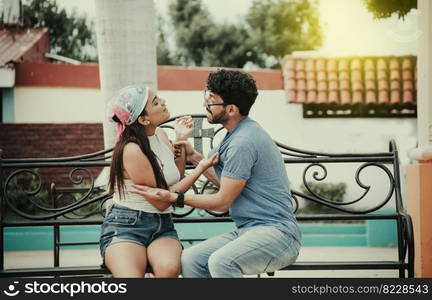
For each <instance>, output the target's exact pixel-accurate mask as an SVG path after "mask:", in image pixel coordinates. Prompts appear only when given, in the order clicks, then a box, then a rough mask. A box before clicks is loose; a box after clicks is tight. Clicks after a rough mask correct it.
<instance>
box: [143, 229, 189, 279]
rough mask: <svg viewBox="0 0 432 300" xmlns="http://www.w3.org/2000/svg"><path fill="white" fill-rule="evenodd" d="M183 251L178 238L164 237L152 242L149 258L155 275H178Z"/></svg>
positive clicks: (148, 252)
mask: <svg viewBox="0 0 432 300" xmlns="http://www.w3.org/2000/svg"><path fill="white" fill-rule="evenodd" d="M181 252H182V247H181V245H180V242H179V241H178V240H177V239H174V238H170V237H163V238H159V239H157V240H155V241H154V242H152V243H151V244H150V245H149V246H148V249H147V258H148V263H149V264H150V265H151V266H152V269H153V273H154V276H155V277H166V278H168V277H172V278H176V277H178V276H179V274H180V256H181Z"/></svg>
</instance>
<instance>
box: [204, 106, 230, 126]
mask: <svg viewBox="0 0 432 300" xmlns="http://www.w3.org/2000/svg"><path fill="white" fill-rule="evenodd" d="M207 112H208V113H209V114H210V115H211V119H210V118H208V117H207V121H208V122H209V123H210V124H222V123H224V122H225V121H226V120H228V114H227V113H226V110H225V109H224V110H223V111H222V112H220V113H219V114H217V115H214V114H213V113H212V112H211V111H210V110H209V109H207Z"/></svg>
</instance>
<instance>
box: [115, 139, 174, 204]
mask: <svg viewBox="0 0 432 300" xmlns="http://www.w3.org/2000/svg"><path fill="white" fill-rule="evenodd" d="M123 167H124V169H125V171H126V174H127V177H128V178H129V179H131V180H132V182H133V183H134V184H144V185H147V186H151V187H156V178H155V176H154V173H153V167H152V166H151V164H150V161H149V160H148V158H147V156H146V155H145V154H144V153H143V152H142V151H141V148H140V147H139V146H138V145H137V144H135V143H128V144H127V145H126V146H125V148H124V150H123ZM146 200H147V201H148V202H149V203H150V204H151V205H153V206H154V207H155V208H156V209H158V210H159V211H164V210H166V209H167V208H168V207H170V204H169V203H163V202H161V201H154V200H152V199H147V198H146Z"/></svg>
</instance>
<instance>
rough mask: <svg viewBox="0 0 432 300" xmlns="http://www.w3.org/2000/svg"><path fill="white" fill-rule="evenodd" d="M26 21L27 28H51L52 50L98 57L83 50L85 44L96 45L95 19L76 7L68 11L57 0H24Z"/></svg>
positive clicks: (79, 56)
mask: <svg viewBox="0 0 432 300" xmlns="http://www.w3.org/2000/svg"><path fill="white" fill-rule="evenodd" d="M23 22H24V24H23V25H24V27H27V28H37V27H48V28H49V34H50V43H51V52H52V53H55V54H58V55H63V56H66V57H69V58H73V59H77V60H81V61H93V60H95V59H96V58H95V57H91V56H90V55H89V54H86V53H85V52H86V51H84V47H86V46H95V40H96V39H95V34H94V30H93V28H94V26H93V23H89V22H88V21H87V18H86V17H85V16H78V15H77V13H76V12H75V11H73V12H72V13H71V14H67V13H66V11H65V10H64V9H60V8H59V7H58V6H57V3H56V1H55V0H27V1H23Z"/></svg>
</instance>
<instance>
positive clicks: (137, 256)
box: [105, 242, 147, 278]
mask: <svg viewBox="0 0 432 300" xmlns="http://www.w3.org/2000/svg"><path fill="white" fill-rule="evenodd" d="M105 265H106V266H107V268H108V269H109V270H110V271H111V273H112V275H113V277H122V278H132V277H144V274H145V271H146V267H147V251H146V248H145V247H144V246H141V245H139V244H137V243H131V242H118V243H115V244H112V245H109V246H108V247H107V248H106V250H105Z"/></svg>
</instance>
